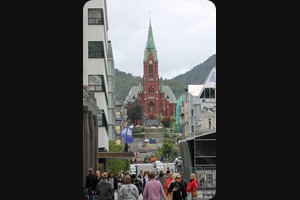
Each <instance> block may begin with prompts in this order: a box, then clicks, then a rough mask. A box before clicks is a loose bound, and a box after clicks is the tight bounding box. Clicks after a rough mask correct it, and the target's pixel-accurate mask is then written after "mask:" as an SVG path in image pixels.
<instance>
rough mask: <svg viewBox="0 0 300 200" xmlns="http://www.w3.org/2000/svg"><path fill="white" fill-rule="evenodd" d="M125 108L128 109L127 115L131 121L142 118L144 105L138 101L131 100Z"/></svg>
mask: <svg viewBox="0 0 300 200" xmlns="http://www.w3.org/2000/svg"><path fill="white" fill-rule="evenodd" d="M125 108H126V109H127V117H128V119H129V120H130V121H131V122H135V121H136V120H142V117H143V107H142V105H141V104H140V103H139V102H138V101H133V102H131V101H129V102H128V103H127V104H126V105H125Z"/></svg>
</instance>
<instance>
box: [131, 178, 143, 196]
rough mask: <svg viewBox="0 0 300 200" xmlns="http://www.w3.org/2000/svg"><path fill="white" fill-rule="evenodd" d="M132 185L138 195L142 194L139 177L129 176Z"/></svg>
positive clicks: (141, 184) (141, 183)
mask: <svg viewBox="0 0 300 200" xmlns="http://www.w3.org/2000/svg"><path fill="white" fill-rule="evenodd" d="M131 180H132V183H133V184H134V185H135V186H136V187H137V188H138V190H139V195H140V194H141V193H142V192H143V182H142V180H141V179H139V177H137V176H136V174H132V175H131Z"/></svg>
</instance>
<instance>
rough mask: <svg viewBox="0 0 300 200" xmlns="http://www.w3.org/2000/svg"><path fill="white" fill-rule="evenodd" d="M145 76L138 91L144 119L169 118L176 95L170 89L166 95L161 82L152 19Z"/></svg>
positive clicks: (145, 61)
mask: <svg viewBox="0 0 300 200" xmlns="http://www.w3.org/2000/svg"><path fill="white" fill-rule="evenodd" d="M143 65H144V75H143V82H142V84H141V85H140V86H139V89H138V91H139V92H138V101H139V103H141V105H142V106H143V110H144V119H156V118H157V116H158V115H162V116H164V117H168V116H171V115H173V114H174V102H171V104H172V105H170V102H169V100H170V99H171V98H170V97H169V96H172V97H173V98H172V99H173V101H174V98H175V97H174V94H173V92H172V91H171V90H170V89H169V87H167V88H168V93H170V94H168V95H166V94H165V91H164V88H165V86H163V85H161V84H160V82H159V74H158V59H157V51H156V48H155V43H154V37H153V32H152V26H151V19H150V23H149V29H148V37H147V43H146V48H145V50H144V59H143Z"/></svg>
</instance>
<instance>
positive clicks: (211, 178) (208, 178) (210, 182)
mask: <svg viewBox="0 0 300 200" xmlns="http://www.w3.org/2000/svg"><path fill="white" fill-rule="evenodd" d="M206 182H207V183H208V184H210V185H212V184H213V175H212V174H206Z"/></svg>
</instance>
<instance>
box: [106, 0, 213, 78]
mask: <svg viewBox="0 0 300 200" xmlns="http://www.w3.org/2000/svg"><path fill="white" fill-rule="evenodd" d="M149 11H151V13H150V14H149ZM107 12H108V13H107V15H108V27H109V30H108V39H109V40H111V43H112V48H113V56H114V62H115V68H117V69H119V70H121V71H123V72H126V73H131V74H133V75H134V76H142V75H143V58H144V50H145V47H146V42H147V35H148V28H149V19H150V16H151V25H152V31H153V38H154V42H155V47H156V50H157V57H158V73H159V77H163V78H168V79H171V78H173V77H175V76H177V75H179V74H184V73H185V72H187V71H189V70H191V69H192V68H193V67H194V66H196V65H198V64H200V63H202V62H204V61H205V60H206V59H207V58H209V57H210V56H211V55H213V54H215V53H216V7H215V6H214V4H213V3H212V2H210V1H209V0H107Z"/></svg>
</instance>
